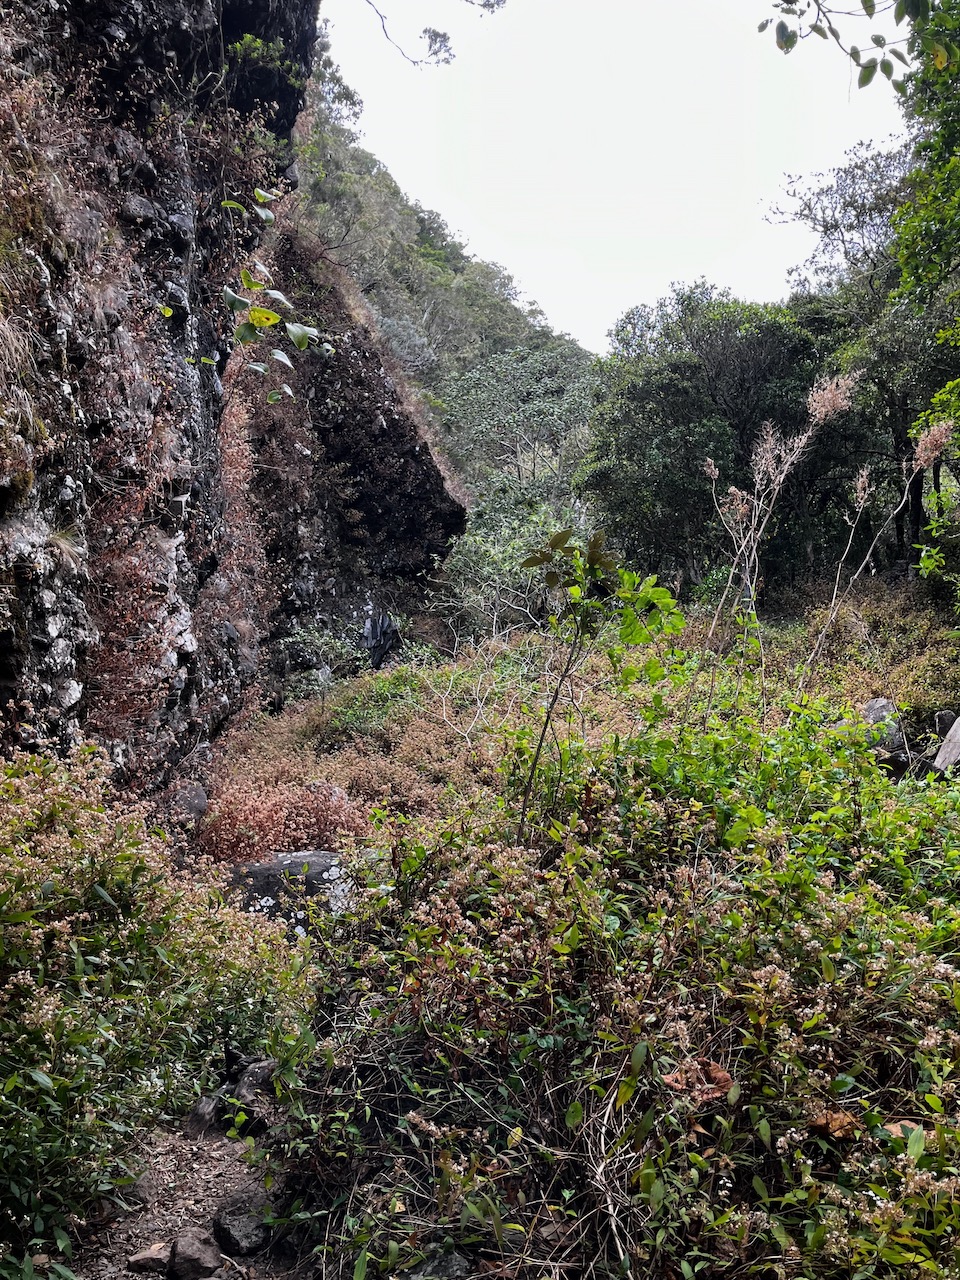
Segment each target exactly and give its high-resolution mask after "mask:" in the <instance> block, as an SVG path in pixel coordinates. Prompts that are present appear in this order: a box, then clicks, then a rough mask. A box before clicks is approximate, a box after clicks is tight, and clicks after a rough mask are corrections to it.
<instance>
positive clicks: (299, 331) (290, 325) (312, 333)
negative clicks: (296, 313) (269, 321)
mask: <svg viewBox="0 0 960 1280" xmlns="http://www.w3.org/2000/svg"><path fill="white" fill-rule="evenodd" d="M284 327H285V329H286V331H287V337H288V338H289V339H290V341H291V342H292V343H293V345H294V346H295V347H296V348H297V350H298V351H306V349H307V347H308V346H309V345H310V343H311V342H317V341H318V340H319V338H320V334H319V333H318V332H317V330H316V329H311V328H310V326H309V325H306V324H296V323H294V321H292V320H288V321H287V322H286V323H285V325H284Z"/></svg>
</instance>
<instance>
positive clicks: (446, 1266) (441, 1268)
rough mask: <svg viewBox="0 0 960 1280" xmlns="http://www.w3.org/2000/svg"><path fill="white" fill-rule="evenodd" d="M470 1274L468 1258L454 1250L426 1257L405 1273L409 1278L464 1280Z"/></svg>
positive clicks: (421, 1279) (471, 1267)
mask: <svg viewBox="0 0 960 1280" xmlns="http://www.w3.org/2000/svg"><path fill="white" fill-rule="evenodd" d="M472 1274H473V1266H472V1264H471V1262H470V1259H469V1258H465V1257H464V1256H463V1254H462V1253H456V1252H454V1253H444V1254H441V1255H439V1256H438V1257H435V1258H428V1259H427V1260H426V1262H421V1264H420V1266H419V1267H415V1268H414V1269H413V1271H409V1272H408V1273H407V1275H408V1277H409V1280H466V1277H468V1276H470V1275H472Z"/></svg>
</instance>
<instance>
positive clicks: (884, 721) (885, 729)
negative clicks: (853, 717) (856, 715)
mask: <svg viewBox="0 0 960 1280" xmlns="http://www.w3.org/2000/svg"><path fill="white" fill-rule="evenodd" d="M861 712H862V715H863V718H864V720H866V722H867V724H870V725H873V726H874V728H875V730H876V732H875V734H874V744H873V745H874V748H875V749H876V750H879V751H886V752H889V753H890V754H893V753H895V752H900V751H905V750H906V745H907V744H906V741H905V740H904V736H903V729H902V728H901V725H900V717H899V715H898V714H897V707H896V703H893V702H891V701H890V699H889V698H871V699H870V701H869V702H867V703H865V704H864V706H863V707H862V708H861Z"/></svg>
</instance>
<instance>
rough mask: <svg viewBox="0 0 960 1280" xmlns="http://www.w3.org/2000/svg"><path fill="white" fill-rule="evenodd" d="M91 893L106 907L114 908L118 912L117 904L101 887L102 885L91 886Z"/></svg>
mask: <svg viewBox="0 0 960 1280" xmlns="http://www.w3.org/2000/svg"><path fill="white" fill-rule="evenodd" d="M93 892H94V893H95V894H96V895H97V897H98V898H99V899H100V900H101V901H102V902H105V903H106V904H107V906H108V907H115V908H116V909H117V910H119V907H117V904H116V903H115V902H114V900H113V899H112V898H111V897H110V895H109V893H107V891H106V889H105V888H104V887H103V885H102V884H95V885H94V886H93Z"/></svg>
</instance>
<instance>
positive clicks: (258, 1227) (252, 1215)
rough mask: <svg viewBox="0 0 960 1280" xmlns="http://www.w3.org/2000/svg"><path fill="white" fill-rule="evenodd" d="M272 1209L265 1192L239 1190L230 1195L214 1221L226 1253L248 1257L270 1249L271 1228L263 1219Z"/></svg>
mask: <svg viewBox="0 0 960 1280" xmlns="http://www.w3.org/2000/svg"><path fill="white" fill-rule="evenodd" d="M269 1208H270V1205H269V1204H268V1203H267V1200H266V1197H265V1195H264V1194H263V1192H262V1191H257V1192H251V1191H237V1192H235V1193H234V1194H233V1195H232V1196H228V1197H227V1199H226V1200H224V1201H223V1203H222V1204H221V1205H220V1208H219V1209H218V1210H217V1213H216V1217H215V1218H214V1220H213V1234H214V1235H215V1236H216V1238H217V1242H218V1244H219V1245H220V1247H221V1248H222V1249H223V1251H224V1252H225V1253H229V1254H230V1256H231V1257H234V1258H245V1257H247V1256H248V1255H249V1254H251V1253H259V1252H260V1250H261V1249H264V1248H266V1246H267V1244H268V1243H269V1241H270V1228H269V1227H268V1226H267V1224H266V1223H265V1222H264V1220H263V1219H264V1214H265V1213H266V1212H267V1210H268V1209H269Z"/></svg>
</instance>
